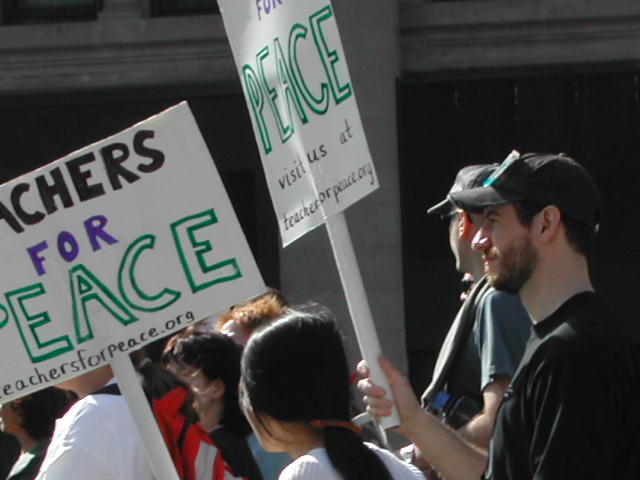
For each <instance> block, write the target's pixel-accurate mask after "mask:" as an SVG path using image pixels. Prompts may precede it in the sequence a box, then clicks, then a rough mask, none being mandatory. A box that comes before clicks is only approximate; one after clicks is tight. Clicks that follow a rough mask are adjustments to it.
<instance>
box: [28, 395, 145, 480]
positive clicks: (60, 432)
mask: <svg viewBox="0 0 640 480" xmlns="http://www.w3.org/2000/svg"><path fill="white" fill-rule="evenodd" d="M87 479H91V480H133V479H135V480H153V479H154V475H153V472H152V470H151V466H150V465H149V462H148V460H147V457H146V453H145V451H144V447H143V444H142V439H141V438H140V435H139V434H138V431H137V429H136V426H135V424H134V422H133V418H132V417H131V414H130V413H129V408H128V407H127V403H126V401H125V399H124V398H123V397H122V396H121V395H110V394H99V395H89V396H87V397H85V398H83V399H81V400H78V401H77V402H76V403H75V404H74V405H73V406H72V407H71V408H70V409H69V411H68V412H67V413H66V414H65V415H64V416H63V417H62V418H60V419H58V420H57V421H56V428H55V431H54V433H53V438H52V440H51V444H50V445H49V448H48V450H47V455H46V457H45V459H44V461H43V463H42V466H41V467H40V473H39V474H38V476H37V478H36V480H87Z"/></svg>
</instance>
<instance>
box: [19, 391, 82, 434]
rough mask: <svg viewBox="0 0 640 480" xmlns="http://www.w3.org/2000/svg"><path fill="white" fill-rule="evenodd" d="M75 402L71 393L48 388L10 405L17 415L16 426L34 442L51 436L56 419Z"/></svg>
mask: <svg viewBox="0 0 640 480" xmlns="http://www.w3.org/2000/svg"><path fill="white" fill-rule="evenodd" d="M74 401H75V397H74V395H73V394H72V393H71V392H68V391H66V390H61V389H59V388H56V387H48V388H45V389H43V390H39V391H37V392H35V393H31V394H29V395H25V396H24V397H21V398H18V399H17V400H13V401H12V402H11V403H10V405H11V408H12V409H13V410H15V411H16V413H17V415H18V424H19V425H20V427H22V429H23V430H24V431H25V432H26V433H27V435H29V437H31V438H32V439H34V440H38V441H39V440H44V439H45V438H50V437H51V436H52V435H53V429H54V427H55V424H56V419H58V418H60V417H61V416H62V415H64V414H65V412H66V411H67V409H68V408H69V407H70V406H71V404H72V403H73V402H74Z"/></svg>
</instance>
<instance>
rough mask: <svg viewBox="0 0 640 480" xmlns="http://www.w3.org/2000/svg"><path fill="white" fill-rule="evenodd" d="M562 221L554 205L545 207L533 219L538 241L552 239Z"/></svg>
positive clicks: (558, 210) (560, 213) (560, 214)
mask: <svg viewBox="0 0 640 480" xmlns="http://www.w3.org/2000/svg"><path fill="white" fill-rule="evenodd" d="M561 221H562V212H560V209H559V208H558V207H556V206H555V205H547V206H546V207H544V208H543V209H542V210H541V211H540V212H539V213H538V214H537V215H536V217H535V218H534V222H533V223H534V225H533V226H534V232H535V233H537V234H538V235H539V236H540V240H542V241H543V242H544V241H549V240H550V239H552V238H553V237H554V236H555V234H556V232H557V231H558V227H559V226H560V223H561Z"/></svg>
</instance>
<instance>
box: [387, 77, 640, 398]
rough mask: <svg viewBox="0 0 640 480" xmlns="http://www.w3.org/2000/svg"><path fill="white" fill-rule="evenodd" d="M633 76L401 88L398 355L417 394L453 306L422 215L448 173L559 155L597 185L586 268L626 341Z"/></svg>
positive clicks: (438, 239)
mask: <svg viewBox="0 0 640 480" xmlns="http://www.w3.org/2000/svg"><path fill="white" fill-rule="evenodd" d="M639 76H640V74H639V73H636V72H623V73H606V74H605V73H599V74H565V75H553V76H551V75H549V76H544V75H540V76H521V77H513V78H493V79H478V80H469V81H433V82H429V81H408V80H407V81H402V82H400V83H399V86H398V104H399V139H400V163H401V167H400V168H401V172H400V175H401V196H402V197H401V198H402V222H403V257H404V280H405V305H406V318H407V325H406V332H407V348H408V353H409V363H410V375H411V379H412V382H413V384H414V387H415V388H416V389H421V388H423V387H424V385H425V383H426V381H427V379H428V378H430V375H431V368H432V364H433V362H434V360H435V355H436V354H437V352H438V349H439V346H440V344H441V342H442V339H443V337H444V334H445V333H446V330H447V328H448V326H449V323H450V322H451V320H452V319H453V316H454V314H455V311H456V310H457V308H458V305H459V303H458V302H459V300H458V298H459V290H457V289H456V286H457V285H459V280H460V275H459V274H458V273H457V272H456V271H455V268H454V262H453V257H452V256H451V253H450V251H449V246H448V236H447V234H446V232H447V230H446V226H445V225H444V224H442V222H441V220H440V219H438V218H431V216H427V215H426V214H425V211H426V208H427V207H428V206H430V205H432V204H434V203H437V202H438V201H440V200H441V199H442V198H443V197H444V195H445V194H446V192H447V191H448V189H449V187H450V185H451V183H452V181H453V178H454V176H455V174H456V172H457V171H458V170H459V169H460V168H461V167H462V166H464V165H468V164H472V163H490V162H500V161H502V160H503V159H504V157H505V156H506V155H507V154H508V153H509V152H510V151H511V150H512V149H514V148H515V149H518V150H519V151H520V152H533V151H535V152H565V153H567V154H569V155H570V156H572V157H573V158H575V159H576V160H578V161H579V162H580V163H582V164H583V165H585V166H586V167H587V168H588V169H589V170H590V171H591V173H592V174H593V176H594V177H595V179H596V182H597V183H598V185H599V186H600V189H601V191H602V194H603V197H604V203H605V218H604V220H603V222H602V228H601V233H600V235H599V242H598V252H597V254H596V257H595V259H594V262H593V265H592V274H593V278H594V281H595V284H596V288H597V289H598V290H599V291H600V293H601V294H602V296H603V297H604V298H605V300H606V301H607V302H608V303H609V305H610V306H611V307H612V308H613V309H614V311H615V312H616V313H617V315H618V316H619V317H621V318H622V319H623V320H626V321H628V323H629V324H630V325H631V327H632V329H633V330H634V332H639V331H640V320H639V319H636V314H635V308H634V305H633V303H634V299H633V297H634V287H633V285H634V278H635V277H636V274H635V270H636V269H640V246H638V243H637V241H636V238H635V234H636V230H637V227H636V221H635V220H634V219H633V218H632V217H633V211H634V208H635V206H636V205H638V203H640V180H639V178H638V177H637V174H636V173H635V172H636V168H637V167H636V165H635V163H636V161H637V154H638V153H637V152H638V151H639V149H638V148H639V147H640V101H639V99H638V97H639V88H638V78H639Z"/></svg>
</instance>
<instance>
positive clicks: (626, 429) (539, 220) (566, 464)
mask: <svg viewBox="0 0 640 480" xmlns="http://www.w3.org/2000/svg"><path fill="white" fill-rule="evenodd" d="M452 199H453V201H455V202H456V203H457V204H458V205H460V206H461V207H462V208H464V209H467V210H470V211H482V212H483V214H484V216H485V222H484V224H483V226H482V227H481V229H480V231H479V232H478V234H477V235H476V238H475V239H474V246H475V248H477V249H479V250H480V251H481V252H482V254H483V258H484V263H485V269H486V271H487V273H488V276H489V278H490V280H491V282H492V284H493V285H494V286H495V287H496V288H500V289H504V290H506V291H514V292H518V294H519V295H520V298H521V300H522V303H523V304H524V306H525V308H526V310H527V312H528V313H529V316H530V317H531V320H532V322H533V331H532V334H531V338H530V340H529V343H528V344H527V349H526V351H525V354H524V357H523V359H522V362H521V364H520V367H519V368H518V371H517V372H516V375H515V377H514V379H513V381H512V384H511V386H510V387H509V389H508V390H507V393H506V394H505V397H504V399H503V402H502V406H501V408H500V411H499V413H498V417H497V419H496V425H495V430H494V433H493V437H492V443H491V449H490V454H489V456H488V457H487V456H486V455H485V454H484V453H483V452H481V451H478V450H477V449H475V448H474V447H473V446H472V445H470V444H468V443H466V442H464V440H462V439H461V438H460V437H459V436H457V435H456V433H455V432H453V431H451V430H447V429H446V428H444V427H443V426H442V425H441V424H440V423H439V422H438V421H437V420H436V419H435V418H434V417H433V416H431V415H429V414H428V413H426V412H423V411H422V410H421V409H420V408H419V405H418V403H417V401H416V399H415V397H414V396H413V394H412V392H411V389H410V387H409V385H408V383H407V381H406V380H405V379H404V378H403V377H402V376H401V375H400V374H399V373H398V371H397V370H396V369H395V368H393V366H392V365H390V364H389V363H388V362H387V361H385V360H384V359H381V365H382V367H383V369H384V370H385V372H386V373H387V375H388V376H389V380H390V384H391V389H392V393H393V396H394V399H395V402H396V405H397V407H398V410H399V412H400V415H401V417H402V423H403V425H402V426H401V428H400V431H401V432H402V433H405V434H406V435H408V436H409V437H410V438H411V439H412V440H413V441H414V443H415V444H416V445H418V446H419V448H420V449H421V450H422V452H423V453H424V454H425V456H426V457H427V459H428V460H429V462H430V463H431V464H432V465H434V467H435V468H437V469H438V470H439V471H440V472H441V474H442V475H443V476H444V478H446V479H447V480H456V479H461V480H462V479H472V478H474V479H477V478H481V476H482V472H483V471H484V476H483V478H485V479H500V480H509V479H519V480H521V479H536V480H548V479H556V478H557V479H567V478H579V479H581V480H584V479H604V478H616V479H624V480H626V479H637V478H640V408H639V407H638V406H639V405H640V353H639V350H638V347H637V346H636V345H633V344H632V343H631V341H630V340H629V336H628V335H626V334H625V333H624V332H623V330H622V329H621V327H619V326H618V325H617V324H616V323H615V321H614V319H613V318H612V316H611V314H610V313H609V312H608V311H607V309H606V308H605V307H604V306H603V305H602V302H601V301H600V300H599V298H598V296H597V295H596V293H595V292H594V288H593V285H592V283H591V280H590V277H589V270H588V262H587V256H588V254H589V251H590V249H591V245H592V243H593V239H594V236H595V233H596V231H597V229H598V221H599V213H600V195H599V193H598V190H597V187H596V186H595V183H594V182H593V180H592V178H591V177H590V176H589V174H588V173H587V172H586V170H584V169H583V168H582V167H581V166H580V165H578V164H577V163H576V162H575V161H573V160H572V159H570V158H569V157H567V156H564V155H540V154H526V155H524V156H520V155H518V154H517V153H514V154H513V155H511V156H510V157H509V158H508V160H507V161H505V162H504V163H503V164H502V165H501V167H500V168H499V169H498V170H496V172H495V173H494V174H493V175H491V176H490V177H489V178H488V179H487V180H486V181H485V182H484V184H483V186H482V187H479V188H477V189H472V190H467V191H463V192H458V193H455V194H453V195H452ZM361 371H362V372H363V373H366V367H365V366H364V365H361ZM359 386H360V388H361V390H362V391H363V392H364V393H365V394H366V395H367V396H366V397H365V400H366V402H367V403H368V408H369V410H370V412H371V413H372V414H373V415H376V416H382V415H388V414H389V411H390V405H391V402H390V400H388V399H386V398H384V394H385V392H384V390H383V389H382V388H380V387H378V386H375V385H373V384H372V383H371V382H370V380H369V379H368V378H367V379H364V380H362V381H361V382H360V384H359Z"/></svg>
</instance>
